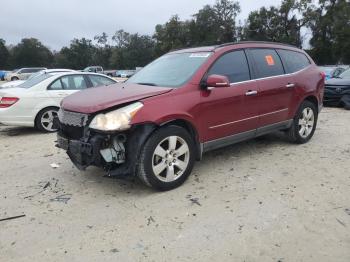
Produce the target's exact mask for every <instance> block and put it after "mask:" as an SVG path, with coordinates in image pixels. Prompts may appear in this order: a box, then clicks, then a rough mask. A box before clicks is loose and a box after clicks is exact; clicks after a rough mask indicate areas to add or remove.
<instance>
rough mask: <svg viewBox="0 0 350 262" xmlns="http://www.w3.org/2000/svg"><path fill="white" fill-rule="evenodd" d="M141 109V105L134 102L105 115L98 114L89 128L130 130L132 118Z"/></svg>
mask: <svg viewBox="0 0 350 262" xmlns="http://www.w3.org/2000/svg"><path fill="white" fill-rule="evenodd" d="M142 107H143V104H142V103H140V102H136V103H133V104H131V105H128V106H126V107H122V108H119V109H117V110H114V111H111V112H108V113H106V114H99V115H97V116H95V117H94V119H93V120H92V121H91V123H90V125H89V127H90V128H91V129H97V130H101V131H122V130H127V129H129V128H130V122H131V120H132V118H133V117H134V116H135V114H136V113H137V112H138V111H139V110H140V109H141V108H142Z"/></svg>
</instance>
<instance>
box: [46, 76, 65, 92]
mask: <svg viewBox="0 0 350 262" xmlns="http://www.w3.org/2000/svg"><path fill="white" fill-rule="evenodd" d="M49 90H62V83H61V79H60V78H59V79H57V80H56V81H55V82H53V83H52V84H51V85H50V86H49Z"/></svg>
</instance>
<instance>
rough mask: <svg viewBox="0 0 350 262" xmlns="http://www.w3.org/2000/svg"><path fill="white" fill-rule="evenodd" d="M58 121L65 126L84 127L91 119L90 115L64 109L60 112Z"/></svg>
mask: <svg viewBox="0 0 350 262" xmlns="http://www.w3.org/2000/svg"><path fill="white" fill-rule="evenodd" d="M58 119H59V120H60V123H61V124H63V125H68V126H74V127H84V126H86V123H87V121H88V119H89V115H87V114H82V113H76V112H70V111H65V110H63V109H62V108H60V110H59V111H58Z"/></svg>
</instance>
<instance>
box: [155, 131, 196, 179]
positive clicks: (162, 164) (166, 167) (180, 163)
mask: <svg viewBox="0 0 350 262" xmlns="http://www.w3.org/2000/svg"><path fill="white" fill-rule="evenodd" d="M189 161H190V149H189V147H188V144H187V143H186V141H185V140H184V139H182V138H181V137H179V136H169V137H167V138H165V139H164V140H162V141H161V142H160V143H159V144H158V145H157V146H156V148H155V150H154V153H153V157H152V169H153V172H154V175H155V176H156V177H157V178H158V179H159V180H161V181H163V182H173V181H175V180H177V179H179V178H180V177H181V176H182V174H183V173H184V172H185V171H186V169H187V167H188V164H189Z"/></svg>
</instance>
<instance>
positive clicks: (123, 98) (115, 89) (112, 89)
mask: <svg viewBox="0 0 350 262" xmlns="http://www.w3.org/2000/svg"><path fill="white" fill-rule="evenodd" d="M171 90H172V89H171V88H167V87H158V86H146V85H138V84H128V83H118V84H114V85H110V86H103V87H97V88H89V89H86V90H83V91H80V92H77V93H74V94H72V95H70V96H67V97H66V98H64V99H63V101H62V105H61V106H62V108H63V109H64V110H67V111H73V112H79V113H85V114H91V113H96V112H99V111H102V110H105V109H108V108H111V107H114V106H118V105H121V104H124V103H128V102H133V101H137V100H140V99H144V98H147V97H151V96H156V95H161V94H165V93H167V92H170V91H171Z"/></svg>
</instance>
